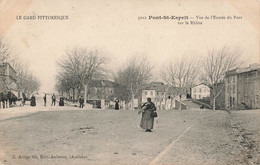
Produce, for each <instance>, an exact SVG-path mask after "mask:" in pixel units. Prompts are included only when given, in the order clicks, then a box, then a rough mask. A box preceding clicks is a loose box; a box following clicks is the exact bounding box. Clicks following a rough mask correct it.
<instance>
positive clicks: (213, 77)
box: [57, 47, 241, 110]
mask: <svg viewBox="0 0 260 165" xmlns="http://www.w3.org/2000/svg"><path fill="white" fill-rule="evenodd" d="M240 56H241V53H240V51H238V50H231V49H230V48H228V47H223V48H221V49H219V50H211V51H209V52H208V54H207V55H206V56H204V57H202V58H201V59H199V58H198V57H193V58H182V59H178V60H174V61H169V62H168V63H166V64H164V65H163V66H162V67H161V68H162V69H161V71H160V74H159V76H157V77H156V78H157V79H158V78H160V79H161V80H163V81H164V82H165V83H166V84H167V85H168V86H167V89H166V90H168V89H169V88H170V87H174V88H173V89H176V93H177V95H180V96H181V93H182V92H183V91H185V90H186V89H187V91H188V89H190V88H191V87H192V86H193V85H194V84H195V83H197V82H198V81H200V82H201V83H205V84H207V85H208V86H209V87H210V88H211V90H212V93H213V97H212V99H213V109H214V110H215V99H216V98H217V97H218V96H219V94H220V92H221V90H220V88H219V84H222V89H223V88H224V83H223V82H224V81H225V79H226V77H225V73H226V72H227V71H228V70H231V69H234V68H237V67H238V66H239V65H240V64H241V62H240ZM107 62H108V57H107V56H105V55H104V53H103V52H102V51H100V50H88V49H86V48H75V49H71V50H67V51H66V55H65V56H64V57H63V59H62V60H61V61H60V62H59V63H58V64H59V67H60V73H59V76H58V77H57V80H58V83H57V89H58V90H59V91H66V90H69V89H73V90H74V89H77V90H79V91H81V89H83V88H84V93H85V98H87V93H88V92H87V90H88V85H89V83H90V82H91V80H93V79H102V78H105V77H106V75H107V73H108V70H106V69H105V68H106V64H107ZM153 68H154V66H152V65H151V61H150V60H149V58H147V57H145V56H133V57H131V58H130V59H128V60H127V63H126V65H125V66H124V67H123V68H122V69H120V70H119V71H118V72H117V73H115V74H114V75H113V80H114V82H115V83H116V88H115V95H116V97H118V98H119V99H120V100H125V101H126V102H127V103H128V102H131V103H132V105H133V104H134V98H135V96H137V95H139V94H140V92H141V90H142V88H143V87H144V85H145V84H147V83H148V82H149V81H150V80H152V79H153V78H154V76H153V74H152V73H153ZM106 78H108V77H106ZM217 86H218V88H217ZM179 89H182V91H179ZM165 94H166V93H165ZM180 99H181V98H180ZM132 108H133V106H132Z"/></svg>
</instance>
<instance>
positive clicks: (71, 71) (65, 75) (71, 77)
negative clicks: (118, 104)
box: [56, 48, 108, 101]
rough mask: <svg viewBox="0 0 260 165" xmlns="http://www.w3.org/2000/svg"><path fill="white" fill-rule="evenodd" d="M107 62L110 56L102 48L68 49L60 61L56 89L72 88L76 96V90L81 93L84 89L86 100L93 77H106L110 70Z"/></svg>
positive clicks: (65, 89) (66, 89)
mask: <svg viewBox="0 0 260 165" xmlns="http://www.w3.org/2000/svg"><path fill="white" fill-rule="evenodd" d="M107 62H108V58H107V57H106V56H105V54H104V52H102V50H97V49H87V48H74V49H68V50H67V51H66V54H65V56H64V57H63V58H62V59H61V60H60V61H59V62H58V66H59V70H60V71H59V74H58V76H57V84H56V89H57V90H58V91H68V90H69V89H72V90H73V97H74V96H75V94H74V93H75V90H78V92H79V93H80V91H81V90H84V93H85V97H84V99H85V100H86V99H87V94H88V89H89V88H88V87H89V84H90V82H91V81H92V80H93V79H102V78H105V77H106V74H107V72H108V70H107V69H106V67H105V64H106V63H107ZM73 100H74V98H73ZM85 100H84V101H85Z"/></svg>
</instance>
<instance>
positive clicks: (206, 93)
mask: <svg viewBox="0 0 260 165" xmlns="http://www.w3.org/2000/svg"><path fill="white" fill-rule="evenodd" d="M191 97H192V98H193V99H203V98H205V97H210V89H209V87H208V86H207V85H205V84H199V85H197V86H194V87H193V88H191Z"/></svg>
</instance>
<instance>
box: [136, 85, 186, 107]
mask: <svg viewBox="0 0 260 165" xmlns="http://www.w3.org/2000/svg"><path fill="white" fill-rule="evenodd" d="M180 96H181V98H180ZM148 97H150V98H151V100H152V102H153V103H154V104H155V106H156V107H157V109H159V110H161V109H174V108H175V101H176V100H177V101H180V100H182V101H183V100H186V90H183V89H181V88H177V87H170V86H169V85H166V84H164V83H163V82H152V83H150V84H148V85H146V86H145V87H144V88H143V90H142V94H141V103H145V102H146V101H147V98H148Z"/></svg>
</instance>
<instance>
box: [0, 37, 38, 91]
mask: <svg viewBox="0 0 260 165" xmlns="http://www.w3.org/2000/svg"><path fill="white" fill-rule="evenodd" d="M3 62H7V63H9V64H10V65H11V66H12V67H13V69H14V70H15V71H16V84H17V90H18V92H21V93H27V94H29V95H30V94H32V93H33V92H35V91H38V90H39V87H40V82H39V80H38V79H37V78H36V77H35V76H33V74H32V73H31V72H30V70H29V68H28V66H27V65H26V64H25V63H22V61H21V59H20V57H19V56H18V55H15V54H14V52H13V51H12V50H11V48H10V47H9V46H8V44H7V43H6V42H5V41H4V38H3V37H2V36H0V63H3ZM0 81H1V82H0V83H1V84H2V86H3V88H2V90H3V91H0V92H3V93H4V94H5V93H7V92H8V91H9V89H8V85H7V84H5V81H4V78H1V79H0Z"/></svg>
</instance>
